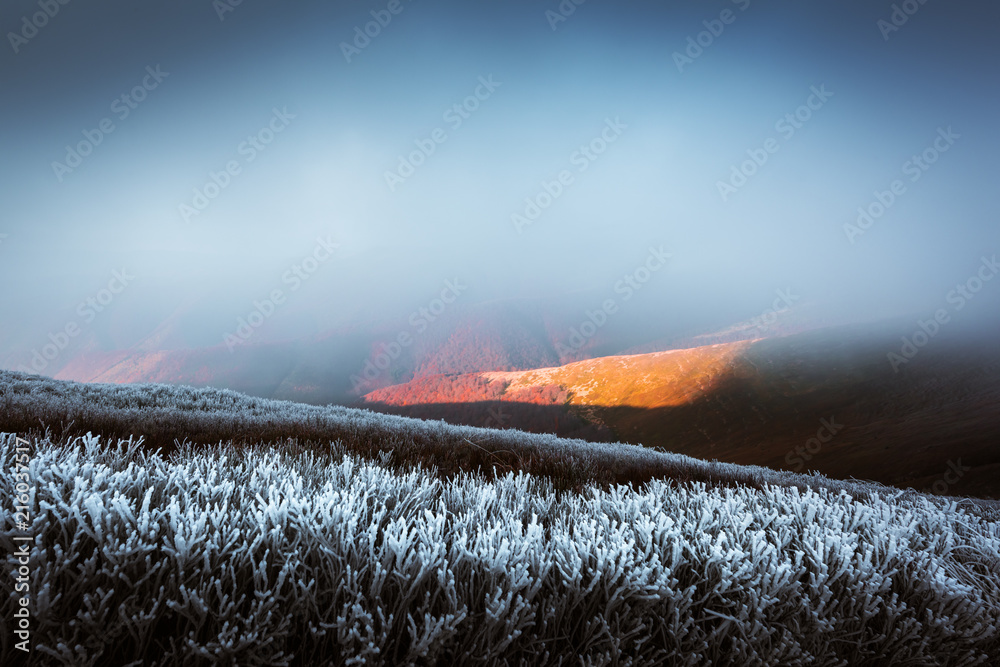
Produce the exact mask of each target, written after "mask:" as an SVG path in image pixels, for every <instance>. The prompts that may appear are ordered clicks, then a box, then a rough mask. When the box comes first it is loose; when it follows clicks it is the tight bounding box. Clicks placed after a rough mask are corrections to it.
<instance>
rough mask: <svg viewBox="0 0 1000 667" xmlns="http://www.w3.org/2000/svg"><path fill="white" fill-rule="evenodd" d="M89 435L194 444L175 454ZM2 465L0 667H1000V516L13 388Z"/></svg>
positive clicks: (922, 502)
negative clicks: (26, 649)
mask: <svg viewBox="0 0 1000 667" xmlns="http://www.w3.org/2000/svg"><path fill="white" fill-rule="evenodd" d="M40 423H44V424H46V425H49V426H51V427H54V428H56V429H60V428H61V429H63V431H64V433H63V435H62V436H60V437H53V436H54V434H50V436H40V435H39V433H38V430H37V427H35V426H34V424H40ZM28 429H34V432H33V433H25V430H28ZM81 430H88V431H92V432H94V433H102V434H112V433H118V432H129V431H131V432H132V433H134V434H136V435H144V436H146V437H148V438H150V440H151V443H153V444H162V445H169V444H171V443H172V438H173V437H178V438H183V439H189V440H190V442H192V443H196V444H191V445H185V446H182V447H180V448H179V449H175V450H174V451H173V454H172V456H171V457H169V458H166V457H164V456H162V455H160V454H155V453H150V452H148V451H146V450H145V449H144V447H143V446H140V445H139V444H137V443H136V442H134V441H131V442H124V443H122V442H119V443H118V444H117V445H110V443H108V441H107V440H103V442H102V441H100V440H98V438H96V437H91V436H88V437H85V438H82V439H72V433H74V432H79V431H81ZM10 431H15V432H19V433H20V434H21V436H26V437H24V438H23V439H22V438H21V437H18V438H15V437H14V436H13V435H10V434H9V432H10ZM5 432H7V433H5ZM220 440H222V441H223V443H221V444H216V445H209V444H208V443H218V442H219V441H220ZM331 441H334V442H332V443H331ZM254 442H258V444H256V445H254V444H247V443H254ZM476 456H479V457H480V458H478V459H476V458H475V457H476ZM0 463H2V470H0V493H2V494H3V496H4V497H7V498H13V497H19V496H18V494H19V493H21V492H22V491H23V488H22V487H23V486H24V485H25V484H26V485H27V488H28V489H29V491H28V493H27V494H26V495H25V499H24V500H23V501H20V500H19V502H24V503H25V504H26V505H28V506H29V513H30V520H29V521H27V522H26V523H25V524H23V525H18V524H17V523H16V522H15V521H14V520H13V519H14V517H13V512H14V511H15V510H14V509H13V507H14V506H13V505H12V504H10V503H6V504H4V505H3V506H2V507H0V521H2V526H3V527H2V528H0V543H2V544H3V545H4V547H5V548H6V549H7V552H6V553H7V554H8V556H7V565H8V569H13V568H16V567H17V558H16V556H15V555H14V553H15V549H16V548H17V547H16V545H17V544H20V542H16V541H15V540H22V539H24V538H25V536H29V539H30V540H31V541H32V543H33V544H34V547H33V548H32V550H31V559H30V565H31V567H30V575H29V577H28V583H29V587H28V590H27V591H25V590H20V591H19V593H17V594H15V592H14V590H13V587H14V582H15V579H14V577H4V578H2V579H0V613H2V614H3V615H4V617H5V618H14V617H15V612H16V609H18V608H20V603H19V595H20V596H24V595H27V596H28V599H29V602H30V609H31V624H30V632H29V633H28V638H27V639H25V640H24V641H25V642H28V643H29V644H30V647H31V648H32V649H33V652H32V653H31V654H30V657H29V656H26V654H25V653H22V652H21V651H19V650H18V649H17V648H16V647H15V640H13V639H11V634H10V633H6V634H5V635H4V639H3V643H2V645H0V662H3V664H5V665H6V664H29V665H36V664H39V665H40V664H67V665H69V664H72V665H103V664H140V663H142V664H157V665H190V664H202V663H209V662H213V663H223V664H240V665H278V664H280V665H312V664H362V663H363V664H370V665H397V664H444V663H447V664H455V665H465V664H484V665H500V664H533V665H536V664H537V665H556V664H570V663H579V662H583V663H584V664H606V665H610V664H656V665H659V664H663V665H691V666H692V667H693V666H695V665H700V664H706V663H711V664H715V665H734V666H735V665H740V666H743V665H768V666H770V665H803V666H804V665H838V664H852V665H854V664H857V665H879V664H887V663H889V662H897V663H907V664H963V665H964V664H969V665H975V664H989V661H990V660H991V658H992V657H994V656H996V655H997V654H998V651H1000V587H998V585H997V581H1000V558H998V557H997V554H998V553H1000V503H996V502H990V501H981V500H980V501H962V502H960V503H959V502H951V501H944V500H942V499H939V498H936V497H928V496H922V495H920V494H915V493H912V492H901V491H896V490H893V489H890V488H886V487H879V486H878V485H874V484H869V483H857V482H846V483H841V482H835V481H832V480H828V479H825V478H822V477H806V476H802V475H795V474H792V473H780V472H772V471H767V470H764V469H761V468H752V467H740V466H734V465H730V464H719V463H705V462H702V461H697V460H694V459H689V458H687V457H684V456H681V455H676V454H665V453H658V452H654V451H650V450H648V449H643V448H640V447H633V446H627V445H620V444H593V443H586V442H583V441H571V440H560V439H558V438H555V437H553V436H550V435H531V434H524V433H518V432H516V431H489V430H487V429H478V428H471V427H460V426H449V425H446V424H441V423H432V422H421V421H416V420H411V419H406V418H401V417H393V416H386V415H378V414H373V413H370V412H367V411H363V410H353V409H348V408H321V407H316V406H305V405H298V404H292V403H285V402H280V401H271V400H265V399H252V398H248V397H246V396H241V395H239V394H235V393H233V392H230V391H217V390H208V389H201V390H195V389H190V388H184V387H170V386H164V385H133V386H117V385H113V386H109V385H80V384H74V383H66V382H58V381H51V380H43V379H39V378H35V377H25V376H21V375H17V374H11V373H0ZM414 464H419V466H418V467H416V468H414ZM439 464H440V467H437V469H436V470H435V469H432V468H428V467H426V466H429V465H433V466H439ZM524 471H529V472H532V473H537V474H531V475H528V474H523V473H524ZM469 472H474V473H477V474H473V475H470V474H467V473H469ZM24 480H28V481H27V482H25V481H24ZM696 480H703V481H696ZM617 481H624V482H629V483H631V484H630V485H618V484H615V482H617ZM706 482H707V483H706ZM19 485H21V486H19Z"/></svg>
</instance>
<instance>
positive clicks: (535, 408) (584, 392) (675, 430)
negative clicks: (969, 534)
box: [364, 327, 1000, 497]
mask: <svg viewBox="0 0 1000 667" xmlns="http://www.w3.org/2000/svg"><path fill="white" fill-rule="evenodd" d="M900 345H901V343H900V339H899V338H898V337H895V336H893V335H889V334H888V333H887V332H884V331H881V332H873V331H872V329H871V328H870V327H837V328H830V329H824V330H821V331H813V332H806V333H801V334H795V335H792V336H786V337H777V338H771V339H760V340H755V341H740V342H734V343H723V344H716V345H709V346H702V347H697V348H691V349H687V350H673V351H667V352H656V353H649V354H641V355H624V356H610V357H603V358H599V359H590V360H585V361H580V362H575V363H571V364H567V365H564V366H559V367H551V368H541V369H535V370H530V371H513V372H511V371H508V372H481V373H473V374H464V375H437V376H433V377H427V378H421V379H420V380H416V381H413V382H409V383H406V384H402V385H398V386H394V387H386V388H382V389H380V390H377V391H373V392H371V393H369V394H367V395H366V396H365V397H364V398H365V405H366V406H367V407H370V408H372V409H377V410H381V411H385V412H391V413H395V414H402V415H406V416H412V417H421V418H429V419H446V420H449V421H453V422H457V423H464V424H469V425H474V426H492V427H509V428H519V429H523V430H529V431H535V432H550V433H556V434H559V435H574V436H576V437H585V438H587V437H590V438H591V439H595V440H606V439H609V438H614V439H618V440H621V441H624V442H629V443H634V444H643V445H646V446H652V447H656V448H658V449H662V450H667V451H672V452H678V453H683V454H687V455H689V456H697V457H701V458H715V459H718V460H721V461H727V462H733V463H740V464H753V465H762V466H768V467H772V468H784V469H790V470H795V471H806V470H818V471H820V472H822V473H823V474H825V475H829V476H833V477H838V478H848V477H857V478H861V479H871V480H876V481H879V482H881V483H885V484H892V485H895V486H900V485H902V486H914V487H917V488H921V489H934V490H936V491H938V492H942V493H943V492H945V491H951V492H952V493H957V492H960V493H962V494H969V495H976V494H983V495H991V496H995V497H1000V481H998V480H1000V448H997V446H996V443H997V442H1000V350H998V349H996V347H995V345H994V344H993V343H992V342H986V341H982V342H975V341H966V340H960V339H947V338H942V339H938V340H935V341H934V345H933V346H928V347H927V348H926V349H922V350H920V351H919V354H918V355H916V356H915V357H914V358H913V360H912V361H911V362H909V363H907V364H905V365H901V366H900V368H899V372H896V370H895V369H894V368H893V367H892V365H891V364H890V363H889V362H888V357H887V355H888V353H889V352H891V351H894V350H895V351H897V352H898V351H899V348H900Z"/></svg>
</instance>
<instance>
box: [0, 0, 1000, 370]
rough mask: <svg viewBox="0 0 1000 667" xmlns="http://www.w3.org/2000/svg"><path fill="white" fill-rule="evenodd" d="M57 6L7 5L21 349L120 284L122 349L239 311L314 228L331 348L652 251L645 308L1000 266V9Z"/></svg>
mask: <svg viewBox="0 0 1000 667" xmlns="http://www.w3.org/2000/svg"><path fill="white" fill-rule="evenodd" d="M903 4H906V3H903ZM45 6H47V5H46V3H45V2H42V3H38V2H21V1H17V2H7V3H5V4H4V6H3V8H2V9H0V21H2V25H3V32H4V34H5V40H4V41H5V43H4V45H3V47H2V48H0V80H2V86H3V91H4V94H3V96H2V97H0V114H2V117H3V120H4V123H3V127H4V128H5V129H4V141H3V146H2V152H0V169H2V174H3V179H4V194H5V197H4V199H5V202H4V204H5V206H4V213H3V216H2V220H0V234H6V237H3V238H2V245H0V280H2V281H3V284H4V286H5V289H4V292H3V296H2V297H0V299H2V303H0V306H2V309H3V313H4V315H3V318H4V323H5V324H4V327H3V330H2V331H0V335H2V336H3V340H2V341H0V345H5V351H7V352H10V350H11V349H14V350H15V352H16V349H17V348H18V346H22V347H24V346H27V347H29V348H30V347H31V342H32V341H33V340H36V339H37V340H40V341H41V342H44V339H45V335H46V332H47V328H50V327H52V326H58V323H59V322H61V321H63V320H65V319H66V313H67V312H72V310H73V308H74V307H75V305H76V304H77V303H79V302H80V301H81V300H82V299H84V298H86V297H87V296H88V295H92V294H94V293H95V292H96V291H98V290H100V289H101V288H102V287H103V286H104V285H105V284H106V283H107V282H108V281H109V279H110V278H111V276H112V271H114V270H120V269H122V268H123V267H125V268H128V269H129V270H132V271H134V272H135V274H136V276H137V277H136V280H135V281H134V283H133V285H131V286H130V287H129V289H128V290H127V291H126V293H125V295H124V296H123V297H122V298H121V299H120V301H119V302H118V303H116V304H115V308H117V309H119V310H120V311H121V312H120V313H119V314H118V317H119V318H122V319H124V320H129V321H131V322H133V326H132V327H131V329H130V330H132V331H135V332H136V333H135V334H134V335H135V337H140V336H141V335H142V334H141V333H140V332H141V331H142V330H150V329H152V328H155V326H156V324H157V323H158V322H160V321H162V319H163V318H165V317H168V316H169V315H170V313H171V312H173V310H174V309H175V308H176V307H177V306H178V304H179V303H182V302H183V301H184V300H185V299H189V298H191V297H192V295H196V296H197V297H198V298H202V299H208V300H210V301H212V302H213V303H214V302H218V303H219V304H225V305H227V306H231V307H233V308H235V309H237V310H238V309H239V308H241V307H243V306H241V305H239V304H245V303H249V302H250V301H251V300H252V299H254V298H256V297H257V296H258V295H259V294H261V293H266V291H267V290H268V289H269V287H270V286H273V285H278V284H280V277H281V276H282V275H283V274H284V273H285V271H287V270H288V268H289V266H291V265H292V264H293V263H295V262H296V261H298V260H299V259H301V258H302V257H303V256H305V255H307V254H308V253H309V252H310V251H311V250H312V249H313V247H314V246H315V245H316V239H317V238H318V237H320V236H322V235H332V236H333V237H334V238H335V239H336V240H337V242H338V243H339V254H338V256H337V258H336V260H335V261H333V262H330V263H329V264H328V265H326V266H325V267H324V268H323V269H322V273H323V278H322V288H316V289H313V290H312V291H310V292H309V293H308V296H305V293H306V291H305V290H304V291H303V294H304V296H303V297H302V298H303V301H302V304H300V305H303V306H304V305H306V304H308V305H309V306H310V307H312V306H314V307H315V308H316V309H324V310H325V311H327V312H329V313H330V315H329V317H327V318H325V319H323V325H324V326H326V325H332V324H335V323H337V322H350V321H351V320H356V319H357V318H359V317H364V318H369V319H371V318H377V317H379V316H386V317H389V316H395V315H396V314H398V313H406V312H409V311H410V310H412V309H413V307H414V305H419V304H420V303H422V302H423V300H425V295H426V294H427V293H428V292H429V291H433V290H434V289H435V288H437V287H438V286H439V285H440V284H441V283H442V281H444V280H446V279H450V278H452V277H454V276H462V277H463V279H465V280H466V281H468V282H469V283H471V284H473V285H474V286H475V289H474V294H475V295H476V298H482V299H486V298H505V297H524V296H552V297H559V296H560V295H567V294H579V293H591V292H594V293H598V292H601V291H602V290H604V291H606V290H607V289H608V287H609V286H611V285H613V284H615V281H616V280H618V278H619V277H620V276H621V274H622V273H623V272H626V271H630V270H632V269H633V268H635V266H637V265H639V264H640V263H641V262H642V261H643V259H644V257H645V256H646V249H647V248H648V247H649V246H650V245H651V244H654V245H662V246H664V247H665V248H667V249H669V251H670V252H671V253H672V262H673V264H672V266H671V272H672V273H671V275H670V277H669V279H668V280H666V281H663V284H662V286H661V287H658V288H657V289H658V290H659V291H658V292H657V296H656V300H655V301H649V302H648V303H646V305H645V306H644V307H646V308H650V309H652V308H660V307H668V306H669V305H670V304H671V303H672V301H671V299H674V300H676V302H677V303H680V302H683V303H684V304H685V306H684V307H685V308H687V309H696V308H703V309H709V310H710V309H713V308H723V307H725V308H728V307H731V304H732V303H734V302H735V303H745V304H748V305H747V308H749V309H750V310H751V311H756V312H759V311H760V310H762V309H763V308H765V307H766V306H767V305H768V304H769V303H770V300H771V298H772V297H771V295H772V294H773V292H774V290H775V289H779V288H785V287H792V288H793V289H796V290H797V291H798V292H800V293H802V294H804V295H806V296H807V297H808V298H809V300H810V301H814V302H817V303H820V304H829V307H830V308H837V309H840V310H843V311H844V312H853V311H856V312H857V313H858V314H859V315H860V314H873V313H874V314H878V313H882V312H890V311H891V312H908V311H909V310H914V311H919V310H920V309H921V308H925V307H929V306H933V305H934V304H936V303H938V302H939V301H940V300H941V297H942V295H943V294H945V293H946V292H947V291H948V289H950V287H951V286H953V284H954V283H955V282H956V281H960V280H964V279H965V278H967V277H968V276H969V275H971V274H972V272H973V271H975V269H976V267H977V266H978V264H979V261H980V257H981V256H982V255H984V254H986V255H992V254H993V253H994V252H996V250H997V249H1000V234H998V226H997V222H996V213H997V204H996V197H995V194H994V192H995V188H994V187H993V184H994V181H995V178H996V174H997V168H996V158H997V155H998V148H1000V133H998V132H997V129H996V118H997V117H998V115H1000V114H998V112H1000V104H998V97H997V86H996V63H997V62H998V55H1000V54H998V50H1000V46H998V43H997V41H996V39H995V34H996V28H997V24H998V19H1000V7H998V6H997V5H996V3H987V2H961V1H959V2H949V3H945V2H940V1H935V0H930V1H928V2H926V3H925V4H923V5H919V4H917V3H912V4H907V8H909V9H914V8H915V9H916V11H915V12H914V13H912V15H906V20H905V22H902V20H901V17H902V16H903V15H902V14H899V13H898V12H897V15H896V17H895V18H896V23H897V24H898V25H894V24H892V21H893V12H894V8H893V3H890V2H840V3H836V4H834V3H801V2H772V3H767V4H766V5H765V3H763V2H761V1H760V0H751V1H749V2H747V1H746V0H740V2H736V3H734V2H728V1H727V2H722V1H716V2H689V3H664V2H618V3H610V2H599V1H597V0H589V1H588V2H585V3H583V4H580V5H575V4H572V3H569V2H566V3H563V5H562V7H563V8H564V9H565V8H567V7H575V10H574V11H573V12H572V14H570V15H568V16H560V18H565V19H566V20H559V21H555V20H553V18H552V17H553V16H554V14H552V13H550V12H559V11H560V4H559V3H557V2H555V1H550V2H530V3H529V2H509V1H507V2H499V1H494V2H475V3H468V2H466V3H456V2H435V3H432V2H409V1H406V0H401V1H400V2H398V3H389V2H380V1H375V2H355V1H352V2H343V3H333V2H287V3H281V4H278V3H262V2H254V1H253V0H244V2H242V3H241V4H239V5H238V6H230V5H226V4H221V0H220V2H217V3H215V4H214V5H213V3H210V2H184V1H182V2H163V1H152V2H144V3H140V4H137V3H129V2H119V1H111V2H103V3H100V4H99V5H94V4H88V3H83V2H70V3H69V4H66V5H58V11H57V12H55V13H54V15H53V16H51V17H46V18H45V20H42V19H38V18H37V15H38V13H39V12H42V11H44V7H45ZM55 6H56V5H53V7H55ZM897 6H898V5H897ZM220 8H228V9H231V10H232V11H223V10H222V9H220ZM51 11H52V10H51V9H50V12H51ZM393 11H395V12H396V13H393ZM900 11H902V10H900ZM220 12H221V13H220ZM373 12H374V13H375V14H374V15H373ZM32 17H36V18H35V19H34V20H35V23H36V24H42V25H41V27H37V25H36V26H35V27H36V28H37V29H36V30H34V31H33V30H32V29H31V27H26V26H27V25H28V24H26V23H25V21H28V22H29V23H30V22H31V21H32ZM386 17H389V19H388V20H387V18H386ZM380 18H381V20H382V21H383V23H385V25H379V26H378V28H377V29H376V28H375V27H374V26H375V24H374V23H372V22H373V21H378V20H379V19H380ZM880 20H881V21H886V22H888V23H882V24H880V23H879V21H880ZM889 25H892V27H893V28H898V30H890V29H888V28H887V26H889ZM366 26H367V27H368V29H369V32H370V33H372V34H374V36H372V37H370V38H369V40H368V42H367V44H365V42H364V40H359V41H357V42H355V41H354V40H355V38H356V35H357V31H358V30H360V31H364V30H365V28H366ZM376 33H377V34H376ZM713 33H714V34H713ZM12 35H13V36H12ZM25 35H28V36H29V37H26V36H25ZM689 40H690V41H689ZM699 40H700V42H701V45H700V46H697V47H696V46H692V44H697V43H698V42H699ZM345 44H348V45H353V47H354V48H353V49H351V48H350V47H347V48H345V46H344V45H345ZM362 45H363V48H361V46H362ZM15 50H16V52H15ZM345 51H347V52H348V56H345ZM677 54H681V55H680V56H678V55H677ZM678 63H680V66H679V65H678ZM151 72H155V73H156V75H155V76H154V75H153V74H151ZM483 81H486V82H489V85H484V84H483V83H482V82H483ZM137 87H138V88H137ZM815 90H822V91H826V93H825V94H824V95H822V96H820V97H816V96H815V94H814V91H815ZM477 93H478V95H477ZM123 95H127V96H128V97H127V99H123V98H122V96H123ZM135 98H142V99H141V101H136V99H135ZM456 105H458V109H457V110H456ZM810 105H811V107H812V108H810ZM796 113H798V114H799V119H798V120H795V114H796ZM789 114H791V115H792V119H791V120H789V119H788V118H787V116H788V115H789ZM803 118H807V120H802V119H803ZM459 119H460V120H461V123H460V124H459V123H458V122H457V120H459ZM782 119H785V120H784V124H781V121H782ZM102 123H104V128H108V127H111V126H113V129H112V130H111V131H110V132H104V131H102V130H101V127H102ZM109 123H110V125H109ZM279 126H280V128H281V129H280V131H278V130H276V129H275V128H277V127H279ZM610 127H613V128H616V129H615V130H614V131H609V130H607V128H610ZM789 127H793V128H794V132H790V131H789V129H788V128H789ZM602 133H603V135H602ZM611 136H613V137H614V140H613V141H610V140H608V137H611ZM434 137H437V138H438V140H435V139H434ZM940 137H950V139H948V140H944V139H939V138H940ZM98 138H99V142H98V141H97V139H98ZM255 140H256V141H255ZM935 141H937V142H938V143H937V148H935ZM81 142H83V143H84V144H94V145H92V146H90V147H89V149H90V150H89V154H88V155H86V156H82V157H81V159H80V162H79V166H76V167H74V168H72V169H65V168H63V167H61V166H59V165H56V164H54V163H59V164H60V165H66V166H68V165H69V164H70V163H71V162H74V161H75V158H72V156H70V155H68V151H67V147H70V148H71V149H76V148H79V147H80V145H81ZM428 142H430V143H428ZM946 145H947V149H946V150H942V148H943V147H945V146H946ZM421 146H423V147H425V148H423V149H422V148H421ZM428 146H432V147H433V152H430V151H429V149H427V148H426V147H428ZM588 146H589V147H591V150H590V153H589V154H588V152H587V150H586V149H587V147H588ZM598 149H599V150H600V153H599V154H597V151H598ZM769 149H770V150H769ZM82 150H83V151H88V146H87V145H84V146H83V148H82ZM414 151H419V154H418V155H417V156H416V159H415V160H413V162H416V161H419V162H420V164H419V166H416V167H415V168H414V169H413V173H412V175H409V176H407V177H406V178H404V179H402V182H399V179H393V178H391V177H387V173H392V172H396V173H397V175H398V174H399V173H400V172H399V167H400V160H401V159H406V160H408V161H409V159H410V157H412V155H413V153H414ZM925 151H928V153H927V155H928V156H930V157H933V158H934V162H933V164H925V166H926V169H925V168H923V167H918V168H917V169H918V171H914V163H913V157H914V156H918V157H919V156H921V155H922V154H924V152H925ZM426 153H429V154H426ZM754 155H756V156H757V157H758V162H762V164H745V163H746V162H747V160H752V159H753V156H754ZM762 155H763V156H765V157H766V161H764V160H761V156H762ZM251 156H252V159H251ZM581 156H584V157H581ZM67 160H69V162H68V161H67ZM234 165H235V166H234ZM230 167H231V169H228V171H227V168H230ZM734 167H735V168H736V169H737V170H740V169H742V170H743V171H744V175H746V172H753V173H752V174H751V175H749V176H746V178H745V183H743V182H742V181H741V180H740V179H739V177H738V176H736V177H735V180H733V179H734V175H733V173H734V172H733V169H734ZM404 171H406V170H405V169H404ZM567 173H568V174H569V175H568V176H567V175H566V174H567ZM918 173H919V178H916V179H914V176H916V175H917V174H918ZM561 174H562V175H563V176H564V178H565V181H566V184H565V185H563V187H562V188H561V190H559V191H558V192H559V193H558V195H557V196H555V197H554V198H553V199H552V201H551V203H550V204H549V205H548V206H547V207H545V208H544V209H542V208H541V207H540V213H539V215H538V216H537V219H535V220H533V221H531V224H530V225H521V228H520V231H518V226H517V225H516V224H515V221H512V216H514V215H515V214H521V215H522V216H523V215H524V214H525V212H526V211H530V210H531V208H530V207H531V202H532V201H534V202H536V205H537V204H538V203H542V202H546V201H547V200H546V198H545V194H549V196H550V197H551V193H552V192H554V191H556V190H557V188H556V186H555V185H553V184H554V183H558V182H559V179H560V175H561ZM213 175H214V176H213ZM387 180H388V181H394V186H393V187H390V186H389V185H388V184H387ZM894 181H900V182H901V183H897V189H898V191H899V192H900V193H901V194H898V195H894V199H893V201H892V203H891V205H888V206H886V210H885V212H884V214H883V215H882V216H880V217H878V218H876V219H873V223H872V224H871V225H870V226H869V227H868V228H867V229H864V230H863V233H861V234H858V233H851V232H850V231H849V230H845V225H849V224H851V223H855V222H856V220H857V218H858V208H859V207H863V208H866V209H870V210H875V211H877V210H878V207H877V206H876V207H875V208H874V209H871V206H872V204H873V203H874V202H876V201H877V200H878V199H879V193H885V192H891V191H892V186H893V183H894ZM720 182H722V183H726V182H728V183H729V185H731V186H732V188H731V189H727V188H726V187H724V186H720ZM223 183H224V184H225V186H224V187H217V188H213V184H214V185H215V186H219V185H220V184H223ZM733 183H739V184H740V185H739V186H738V187H737V186H734V185H733ZM546 184H548V189H546ZM206 188H207V189H208V192H209V193H213V194H214V195H215V196H214V197H212V198H211V199H210V200H209V198H208V197H207V196H206ZM216 189H217V192H216ZM722 190H726V191H727V194H726V196H725V197H724V196H723V195H722V192H721V191H722ZM199 193H200V195H199ZM199 196H205V202H207V205H206V206H205V207H204V210H200V211H198V213H197V215H192V214H190V212H191V211H190V209H185V208H184V207H185V206H190V207H191V208H196V207H195V205H194V204H195V202H196V201H198V197H199ZM539 197H541V199H539ZM882 199H883V202H885V201H888V199H887V195H885V194H883V195H882ZM526 200H527V201H526ZM185 210H187V212H188V214H187V215H185ZM514 220H516V218H515V219H514ZM852 240H853V242H851V241H852ZM316 282H317V283H319V282H320V281H316ZM758 302H759V307H757V304H758ZM234 304H235V305H234ZM737 314H738V313H735V312H734V316H736V315H737ZM678 317H680V318H683V317H684V312H679V313H678ZM53 322H54V323H56V324H55V325H53ZM317 326H318V325H317ZM220 333H221V332H220ZM309 333H314V332H313V331H303V335H307V334H309ZM126 342H127V341H126ZM15 356H16V354H15Z"/></svg>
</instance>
